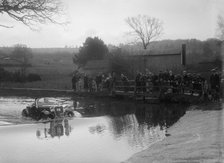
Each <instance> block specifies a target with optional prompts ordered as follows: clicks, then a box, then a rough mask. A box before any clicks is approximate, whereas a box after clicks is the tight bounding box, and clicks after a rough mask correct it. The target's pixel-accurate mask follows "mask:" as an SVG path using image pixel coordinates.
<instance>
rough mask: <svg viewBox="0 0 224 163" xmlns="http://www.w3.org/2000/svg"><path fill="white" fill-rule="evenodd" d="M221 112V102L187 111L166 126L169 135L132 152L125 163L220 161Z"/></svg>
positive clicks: (222, 157)
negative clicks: (170, 124) (149, 145)
mask: <svg viewBox="0 0 224 163" xmlns="http://www.w3.org/2000/svg"><path fill="white" fill-rule="evenodd" d="M223 118H224V111H223V109H222V104H221V103H216V104H214V103H213V104H209V105H204V106H202V107H200V108H197V110H190V111H188V112H187V113H186V115H185V116H183V117H182V118H181V119H180V120H179V121H178V122H177V123H176V124H175V125H174V126H172V127H171V128H169V129H168V134H170V136H169V137H167V138H165V139H164V140H163V141H161V142H159V143H156V144H154V145H152V146H151V147H149V148H148V149H146V150H145V151H142V152H140V153H137V154H135V155H134V156H132V157H131V158H130V159H129V160H127V161H126V162H127V163H138V162H141V163H148V162H154V163H157V162H158V163H177V162H198V163H199V162H203V163H221V162H223V161H224V155H223V152H224V139H223V137H224V125H223Z"/></svg>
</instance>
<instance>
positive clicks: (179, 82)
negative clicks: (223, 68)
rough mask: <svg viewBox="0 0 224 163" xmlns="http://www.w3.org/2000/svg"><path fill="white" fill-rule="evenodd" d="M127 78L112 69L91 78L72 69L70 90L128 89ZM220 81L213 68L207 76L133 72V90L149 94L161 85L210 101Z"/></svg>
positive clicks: (184, 73) (216, 94)
mask: <svg viewBox="0 0 224 163" xmlns="http://www.w3.org/2000/svg"><path fill="white" fill-rule="evenodd" d="M130 81H131V80H129V79H128V77H127V76H125V75H124V74H121V75H120V76H119V77H118V76H117V74H115V73H114V72H113V73H109V74H103V73H99V74H98V75H96V76H95V77H91V76H89V75H86V74H81V73H79V72H75V73H74V75H73V78H72V83H73V89H74V91H79V92H80V91H81V92H82V91H87V92H99V91H103V90H107V91H108V90H109V91H110V92H111V91H113V90H114V89H115V87H116V88H117V87H120V88H123V89H122V90H123V91H124V92H127V91H129V90H130V88H131V87H130V86H131V84H130V83H131V82H130ZM132 81H133V80H132ZM220 81H221V76H220V74H219V73H218V71H216V70H212V72H211V75H210V78H209V79H208V78H207V79H206V78H204V77H202V76H201V75H200V74H198V73H187V72H186V71H183V72H182V74H174V73H173V72H172V71H160V72H159V73H158V74H154V73H151V72H149V71H147V72H146V73H140V72H139V73H137V75H136V77H135V80H134V88H135V89H134V90H135V91H136V92H137V93H138V92H143V93H150V92H153V91H159V90H160V91H161V89H163V88H164V90H166V91H169V93H190V94H192V95H193V94H195V93H196V94H198V95H200V96H201V95H203V96H204V97H205V98H209V99H211V100H212V99H219V96H220V93H221V92H220ZM132 83H133V82H132ZM132 86H133V84H132ZM167 88H169V89H167ZM120 90H121V89H120Z"/></svg>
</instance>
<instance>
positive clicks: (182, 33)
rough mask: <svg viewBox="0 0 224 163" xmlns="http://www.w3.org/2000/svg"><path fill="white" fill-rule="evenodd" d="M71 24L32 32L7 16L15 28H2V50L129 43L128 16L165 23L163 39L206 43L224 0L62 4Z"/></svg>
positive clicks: (2, 18)
mask: <svg viewBox="0 0 224 163" xmlns="http://www.w3.org/2000/svg"><path fill="white" fill-rule="evenodd" d="M63 3H64V5H65V8H66V12H67V18H68V20H69V21H70V24H69V25H67V26H66V27H65V28H64V27H62V26H58V25H53V24H51V25H44V26H42V30H41V31H38V32H37V31H32V30H30V29H29V28H28V27H26V26H24V25H23V24H21V23H18V22H15V21H13V20H11V19H10V18H8V17H7V16H6V15H0V23H1V24H7V25H13V26H14V28H12V29H7V28H0V36H1V37H0V38H1V39H0V46H12V45H14V44H17V43H22V44H27V45H28V46H29V47H65V45H67V46H80V45H82V43H83V42H84V41H85V39H86V37H88V36H98V37H99V38H101V39H102V40H103V41H104V42H105V43H106V44H115V45H118V44H119V43H128V42H130V38H129V37H128V36H127V35H126V33H127V32H128V31H130V28H129V27H128V26H127V24H126V23H125V21H124V20H125V18H127V17H129V16H137V15H139V14H141V15H149V16H152V17H156V18H159V19H160V20H162V21H163V27H164V34H163V35H162V36H161V38H160V39H191V38H196V39H200V40H205V39H207V38H212V37H215V31H216V24H217V15H218V14H219V13H223V10H224V0H63Z"/></svg>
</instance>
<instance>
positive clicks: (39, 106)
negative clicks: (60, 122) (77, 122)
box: [22, 98, 74, 120]
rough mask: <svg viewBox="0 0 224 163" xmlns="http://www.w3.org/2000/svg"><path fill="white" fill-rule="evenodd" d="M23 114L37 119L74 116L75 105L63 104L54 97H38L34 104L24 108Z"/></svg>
mask: <svg viewBox="0 0 224 163" xmlns="http://www.w3.org/2000/svg"><path fill="white" fill-rule="evenodd" d="M22 116H23V117H31V118H33V119H35V120H40V119H47V118H50V119H54V118H60V117H73V116H74V107H73V106H72V105H66V104H61V103H59V102H58V101H57V100H55V99H54V98H37V99H35V101H34V103H33V104H32V105H30V106H27V107H26V108H25V109H23V111H22Z"/></svg>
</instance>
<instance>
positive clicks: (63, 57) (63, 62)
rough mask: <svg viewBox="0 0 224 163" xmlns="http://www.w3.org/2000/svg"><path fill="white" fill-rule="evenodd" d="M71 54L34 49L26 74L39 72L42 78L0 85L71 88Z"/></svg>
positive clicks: (72, 68) (13, 68)
mask: <svg viewBox="0 0 224 163" xmlns="http://www.w3.org/2000/svg"><path fill="white" fill-rule="evenodd" d="M73 55H74V53H73V52H72V51H71V52H70V51H58V52H56V51H40V52H39V51H34V52H33V58H32V60H31V63H32V67H29V68H28V69H27V74H28V73H35V74H39V75H40V77H41V79H42V80H41V81H36V82H27V83H12V82H7V83H1V84H0V85H1V87H16V88H44V89H71V88H72V84H71V78H72V73H73V71H74V68H75V65H74V64H73V60H72V59H73ZM5 69H6V70H8V71H11V72H13V71H16V70H17V69H19V68H16V67H6V68H5Z"/></svg>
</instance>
